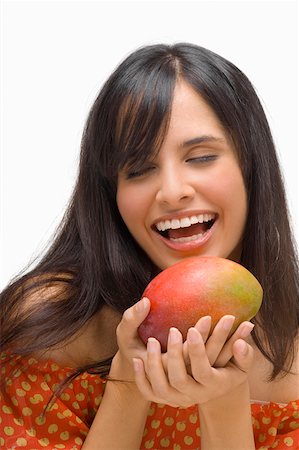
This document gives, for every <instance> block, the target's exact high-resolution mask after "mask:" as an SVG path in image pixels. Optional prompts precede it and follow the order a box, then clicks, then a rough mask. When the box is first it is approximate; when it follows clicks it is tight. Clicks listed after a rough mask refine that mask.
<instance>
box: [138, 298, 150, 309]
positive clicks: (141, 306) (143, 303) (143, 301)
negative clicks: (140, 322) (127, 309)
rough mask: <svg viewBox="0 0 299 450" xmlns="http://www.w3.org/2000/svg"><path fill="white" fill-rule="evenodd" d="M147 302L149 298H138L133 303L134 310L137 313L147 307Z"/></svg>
mask: <svg viewBox="0 0 299 450" xmlns="http://www.w3.org/2000/svg"><path fill="white" fill-rule="evenodd" d="M148 302H149V299H148V298H146V297H143V298H142V299H141V300H139V302H137V303H136V305H135V308H136V311H137V312H139V313H141V312H143V311H144V310H145V309H146V308H147V305H148Z"/></svg>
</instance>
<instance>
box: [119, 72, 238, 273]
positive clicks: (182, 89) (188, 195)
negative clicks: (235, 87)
mask: <svg viewBox="0 0 299 450" xmlns="http://www.w3.org/2000/svg"><path fill="white" fill-rule="evenodd" d="M117 204H118V208H119V211H120V214H121V216H122V218H123V220H124V222H125V224H126V225H127V227H128V229H129V231H130V233H131V234H132V236H133V237H134V238H135V240H136V241H137V242H138V244H139V245H140V247H142V248H143V250H144V251H145V252H146V253H147V255H148V256H149V257H150V259H151V260H152V261H153V263H154V264H155V265H156V266H158V267H159V268H160V269H165V268H167V267H169V266H171V265H172V264H174V263H176V262H178V261H180V260H182V259H183V258H186V257H189V256H202V255H212V256H220V257H223V258H230V259H233V260H235V261H238V259H239V257H240V252H241V240H242V235H243V231H244V227H245V221H246V215H247V200H246V191H245V186H244V182H243V178H242V174H241V170H240V167H239V164H238V160H237V156H236V152H235V149H234V146H233V144H232V142H231V141H230V139H229V137H228V136H227V135H226V133H225V132H224V130H223V128H222V126H221V124H220V122H219V120H218V119H217V117H216V115H215V113H214V112H213V110H212V109H211V108H210V107H209V106H208V105H207V103H205V101H204V100H203V99H202V98H201V97H200V96H199V95H198V94H197V93H196V92H195V91H194V90H193V89H192V88H191V87H190V86H189V85H188V84H187V83H185V82H183V81H181V82H179V83H178V84H177V86H176V88H175V92H174V100H173V105H172V111H171V117H170V124H169V129H168V132H167V134H166V136H165V139H164V141H163V144H162V146H161V149H160V152H159V154H158V155H157V156H156V157H155V159H150V160H148V161H147V162H146V163H145V164H144V167H143V168H142V170H138V172H134V169H133V170H126V169H124V170H122V172H121V173H120V174H119V178H118V189H117Z"/></svg>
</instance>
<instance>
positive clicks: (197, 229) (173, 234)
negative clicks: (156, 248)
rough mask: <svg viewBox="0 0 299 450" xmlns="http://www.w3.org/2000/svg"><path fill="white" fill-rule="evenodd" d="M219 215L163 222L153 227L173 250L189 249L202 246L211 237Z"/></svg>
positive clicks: (201, 215)
mask: <svg viewBox="0 0 299 450" xmlns="http://www.w3.org/2000/svg"><path fill="white" fill-rule="evenodd" d="M216 220H217V214H215V213H204V214H196V215H191V216H186V217H182V218H178V219H171V220H162V221H159V222H157V223H155V224H154V225H153V227H152V228H153V229H154V231H156V232H157V233H159V235H160V236H161V237H162V238H163V241H164V242H165V243H166V244H167V245H168V246H169V247H171V248H174V249H176V248H179V249H183V248H186V249H189V248H192V247H194V246H198V245H202V244H203V243H204V242H205V241H206V240H207V238H208V237H209V235H210V233H209V231H210V229H211V228H212V227H213V225H214V223H215V221H216Z"/></svg>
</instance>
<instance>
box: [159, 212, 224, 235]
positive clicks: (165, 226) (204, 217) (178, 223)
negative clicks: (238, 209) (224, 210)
mask: <svg viewBox="0 0 299 450" xmlns="http://www.w3.org/2000/svg"><path fill="white" fill-rule="evenodd" d="M213 219H215V214H198V215H197V216H195V215H194V216H191V217H183V218H182V219H172V220H163V221H161V222H158V223H157V224H156V227H157V229H158V231H165V230H169V229H172V230H177V229H178V228H187V227H190V226H191V225H194V224H195V223H203V222H208V221H209V220H213ZM181 239H184V238H181Z"/></svg>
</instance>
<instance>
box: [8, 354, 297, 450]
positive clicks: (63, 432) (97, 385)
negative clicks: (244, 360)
mask: <svg viewBox="0 0 299 450" xmlns="http://www.w3.org/2000/svg"><path fill="white" fill-rule="evenodd" d="M19 363H20V361H18V358H15V359H12V360H10V361H9V362H7V361H4V363H3V365H2V369H1V370H2V372H1V397H0V400H1V403H0V405H1V406H0V407H1V415H0V446H1V448H4V449H15V448H24V449H30V450H35V449H42V448H46V449H72V450H76V449H80V448H81V446H82V443H83V441H84V439H85V436H86V434H87V433H88V429H89V426H90V424H91V423H92V420H93V417H94V415H95V414H96V411H97V408H98V406H99V404H100V402H101V399H102V396H103V395H104V390H105V382H104V381H103V380H102V379H101V378H100V377H99V376H98V375H92V374H88V373H84V374H82V375H80V376H78V377H77V378H76V379H75V380H74V381H73V382H72V383H70V384H69V385H68V386H67V387H66V388H65V389H64V390H63V393H62V394H61V396H60V397H59V398H54V400H53V401H52V403H51V404H50V405H49V407H48V409H47V411H46V412H44V409H45V406H46V405H47V403H48V402H49V401H50V399H51V397H52V395H53V392H55V390H56V389H57V388H58V386H59V385H60V384H61V382H62V381H63V380H64V379H65V377H66V376H67V375H68V374H70V373H71V369H67V368H61V367H59V366H58V365H57V364H56V363H54V362H53V361H47V362H43V363H40V362H37V361H36V360H35V359H33V358H30V359H22V360H21V363H22V364H21V365H20V364H19ZM252 423H253V430H254V436H255V442H256V449H258V450H266V449H272V448H273V449H274V448H275V449H277V450H282V449H284V450H286V449H293V450H296V449H297V450H298V449H299V400H295V401H293V402H290V403H289V404H288V405H286V406H281V405H279V404H275V403H270V404H265V405H260V404H253V405H252ZM236 433H239V430H238V429H236ZM140 448H141V449H142V450H143V449H164V448H168V449H175V450H185V449H191V450H195V449H200V426H199V420H198V411H197V407H196V406H193V407H190V408H187V409H185V408H172V407H170V406H165V405H159V404H154V403H153V404H152V405H151V407H150V409H149V412H148V418H147V422H146V426H145V430H144V436H143V440H142V444H141V447H140Z"/></svg>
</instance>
